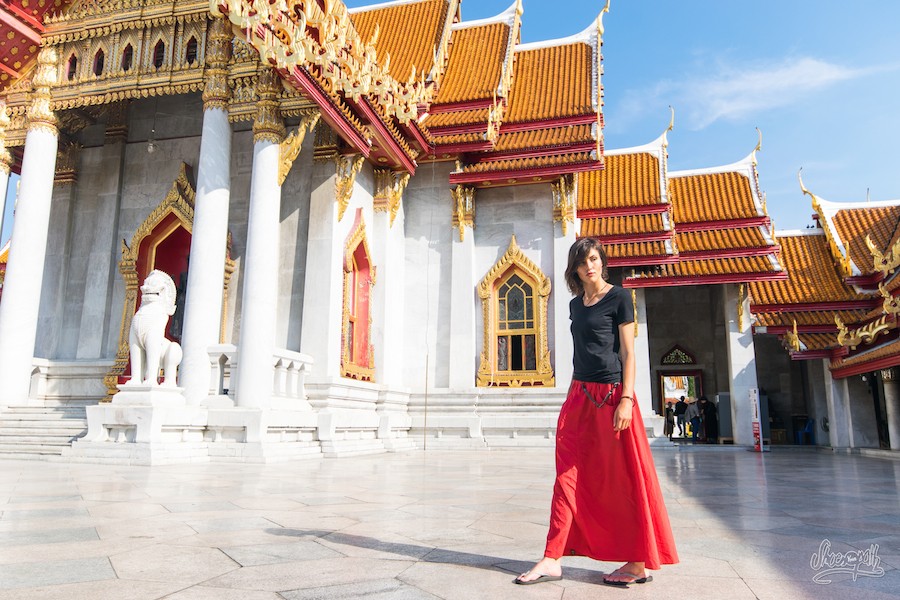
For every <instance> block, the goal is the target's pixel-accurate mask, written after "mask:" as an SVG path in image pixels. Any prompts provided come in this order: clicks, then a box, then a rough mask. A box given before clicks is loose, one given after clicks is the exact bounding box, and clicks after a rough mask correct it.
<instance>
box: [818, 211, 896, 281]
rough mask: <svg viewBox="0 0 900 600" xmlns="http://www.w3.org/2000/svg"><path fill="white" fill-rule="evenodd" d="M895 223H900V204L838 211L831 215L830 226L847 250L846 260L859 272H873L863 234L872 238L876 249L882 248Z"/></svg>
mask: <svg viewBox="0 0 900 600" xmlns="http://www.w3.org/2000/svg"><path fill="white" fill-rule="evenodd" d="M898 222H900V206H881V207H876V208H869V207H865V206H861V207H860V208H856V209H849V210H839V211H837V212H836V213H835V215H834V218H833V223H834V228H835V229H836V230H837V232H838V235H839V236H840V238H841V241H842V242H844V247H845V248H847V251H848V252H849V253H850V260H852V261H853V263H854V264H855V265H856V266H857V267H858V268H859V270H860V272H862V273H872V272H873V271H874V260H873V258H872V253H871V252H869V248H868V247H867V246H866V235H869V236H870V237H871V238H872V242H874V244H875V247H876V248H878V250H880V251H884V250H885V249H886V248H888V243H889V242H890V240H891V239H892V238H893V237H894V232H895V231H896V230H897V224H898Z"/></svg>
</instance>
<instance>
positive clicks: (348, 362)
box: [341, 217, 375, 381]
mask: <svg viewBox="0 0 900 600" xmlns="http://www.w3.org/2000/svg"><path fill="white" fill-rule="evenodd" d="M360 244H362V246H363V252H365V255H366V257H367V258H370V257H371V256H372V253H371V252H369V242H368V240H367V238H366V223H365V221H363V220H362V218H361V217H359V218H358V219H357V222H356V228H355V229H354V230H353V231H352V232H351V233H350V235H349V236H348V238H347V242H346V244H344V265H343V266H344V306H343V311H342V316H341V376H342V377H349V378H350V379H358V380H360V381H373V380H374V378H375V349H374V347H373V346H372V345H371V344H369V348H368V353H367V354H368V358H369V360H368V364H367V365H358V364H356V363H354V362H353V360H352V357H351V356H350V343H349V341H350V340H349V336H350V305H351V303H352V302H353V290H352V289H351V285H352V284H353V277H352V274H353V267H354V264H353V262H354V261H353V254H354V253H355V252H356V249H357V248H358V247H359V245H360ZM369 271H370V274H371V276H370V278H369V285H370V287H374V286H375V267H374V265H372V264H371V260H370V262H369ZM371 314H372V310H371V305H370V307H369V315H367V319H368V322H367V323H366V326H367V327H368V328H369V334H370V335H367V336H366V338H367V339H371V331H372V319H371Z"/></svg>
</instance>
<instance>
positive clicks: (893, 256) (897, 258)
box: [866, 235, 900, 276]
mask: <svg viewBox="0 0 900 600" xmlns="http://www.w3.org/2000/svg"><path fill="white" fill-rule="evenodd" d="M866 247H868V248H869V252H871V253H872V258H873V259H874V263H873V264H874V268H875V271H876V272H878V273H881V274H882V275H884V276H887V275H889V274H890V273H891V272H893V271H894V269H896V268H897V267H900V239H898V240H897V241H896V242H894V245H893V246H892V247H891V248H890V250H888V251H887V252H886V253H884V254H882V253H881V252H880V251H879V250H878V248H877V247H876V246H875V243H874V242H873V241H872V237H871V236H869V235H867V236H866Z"/></svg>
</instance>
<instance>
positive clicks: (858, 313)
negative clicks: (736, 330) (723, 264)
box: [751, 284, 866, 327]
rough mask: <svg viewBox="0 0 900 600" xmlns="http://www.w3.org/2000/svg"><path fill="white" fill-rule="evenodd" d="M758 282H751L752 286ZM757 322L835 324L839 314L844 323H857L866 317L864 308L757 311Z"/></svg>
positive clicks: (769, 324)
mask: <svg viewBox="0 0 900 600" xmlns="http://www.w3.org/2000/svg"><path fill="white" fill-rule="evenodd" d="M753 285H756V284H751V287H752V286H753ZM754 316H755V317H756V320H757V323H758V324H759V325H761V326H764V327H768V326H772V325H787V326H789V327H790V326H793V325H794V321H796V322H797V325H834V317H835V316H838V317H840V318H841V321H843V322H844V323H856V322H858V321H860V320H861V319H863V318H865V316H866V311H864V310H836V311H830V310H817V311H803V312H777V313H774V312H773V313H768V312H766V313H755V314H754Z"/></svg>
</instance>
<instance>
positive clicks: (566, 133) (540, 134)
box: [494, 124, 595, 152]
mask: <svg viewBox="0 0 900 600" xmlns="http://www.w3.org/2000/svg"><path fill="white" fill-rule="evenodd" d="M594 141H595V140H594V136H593V135H592V134H591V126H590V125H589V124H587V125H567V126H565V127H542V128H540V129H532V130H530V131H516V132H512V133H503V132H502V130H501V132H500V136H499V137H498V138H497V143H496V145H495V146H494V150H496V151H497V152H504V151H508V150H525V149H531V148H541V147H550V146H562V145H564V144H577V143H582V142H591V143H593V142H594Z"/></svg>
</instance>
